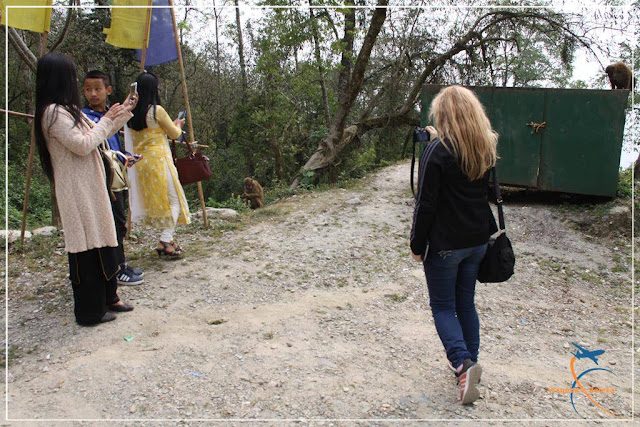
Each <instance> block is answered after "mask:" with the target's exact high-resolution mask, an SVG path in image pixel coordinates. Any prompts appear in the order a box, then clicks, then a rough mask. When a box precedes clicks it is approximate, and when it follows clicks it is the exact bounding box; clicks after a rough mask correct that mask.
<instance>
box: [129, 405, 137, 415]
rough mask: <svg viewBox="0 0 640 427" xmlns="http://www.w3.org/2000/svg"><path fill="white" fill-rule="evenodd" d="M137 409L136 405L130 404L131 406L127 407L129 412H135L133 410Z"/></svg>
mask: <svg viewBox="0 0 640 427" xmlns="http://www.w3.org/2000/svg"><path fill="white" fill-rule="evenodd" d="M137 410H138V408H136V405H133V406H131V408H129V413H131V414H135V412H136V411H137Z"/></svg>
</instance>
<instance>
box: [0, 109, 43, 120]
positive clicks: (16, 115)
mask: <svg viewBox="0 0 640 427" xmlns="http://www.w3.org/2000/svg"><path fill="white" fill-rule="evenodd" d="M0 113H2V114H4V113H8V114H9V115H10V116H15V117H24V118H26V119H33V118H34V117H35V116H34V115H33V114H26V113H19V112H17V111H11V110H4V109H2V108H0Z"/></svg>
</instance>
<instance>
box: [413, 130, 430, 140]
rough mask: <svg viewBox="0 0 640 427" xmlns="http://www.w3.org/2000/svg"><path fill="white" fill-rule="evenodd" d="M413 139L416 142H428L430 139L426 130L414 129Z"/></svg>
mask: <svg viewBox="0 0 640 427" xmlns="http://www.w3.org/2000/svg"><path fill="white" fill-rule="evenodd" d="M413 137H414V139H415V140H416V141H418V142H429V140H430V139H431V135H429V131H428V130H427V129H426V128H419V127H417V128H415V130H414V131H413Z"/></svg>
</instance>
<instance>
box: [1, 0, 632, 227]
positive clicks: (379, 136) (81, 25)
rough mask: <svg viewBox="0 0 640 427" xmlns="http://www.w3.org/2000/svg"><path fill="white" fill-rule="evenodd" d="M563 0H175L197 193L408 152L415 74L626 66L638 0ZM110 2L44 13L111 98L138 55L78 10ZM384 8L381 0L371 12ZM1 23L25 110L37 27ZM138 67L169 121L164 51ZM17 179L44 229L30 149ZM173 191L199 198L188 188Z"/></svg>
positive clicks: (321, 173) (553, 83)
mask: <svg viewBox="0 0 640 427" xmlns="http://www.w3.org/2000/svg"><path fill="white" fill-rule="evenodd" d="M552 3H553V7H551V4H552ZM574 3H575V2H565V3H559V2H557V1H555V2H551V1H537V2H535V1H532V2H529V1H517V2H516V1H500V2H492V3H490V4H489V3H487V2H482V1H467V2H465V5H464V6H459V5H458V2H455V1H445V2H431V1H426V0H424V1H404V2H403V1H387V0H378V1H371V0H369V1H366V0H345V1H342V2H336V1H331V0H308V1H297V0H265V1H239V0H210V1H207V2H194V1H192V0H181V1H176V2H175V5H176V6H179V7H177V8H176V17H177V19H178V21H179V23H178V27H179V33H180V43H181V46H182V53H183V57H184V64H185V71H186V81H187V87H188V92H189V98H190V105H191V112H192V116H193V124H194V130H195V136H196V139H197V140H198V141H199V142H200V143H202V144H206V145H208V146H209V148H206V149H203V151H204V153H205V154H206V155H207V156H208V157H210V159H211V161H212V169H213V172H214V175H213V177H212V178H211V179H209V180H208V181H206V182H203V191H204V196H205V200H206V202H207V205H208V206H213V207H232V208H235V209H240V210H242V209H246V207H245V206H244V204H243V203H242V201H241V200H240V199H239V194H240V193H241V192H242V181H243V179H244V178H245V177H246V176H251V177H253V178H255V179H257V180H258V181H259V182H260V183H262V184H263V186H264V187H265V190H266V198H267V201H268V200H272V199H275V198H277V197H281V196H284V195H288V194H292V193H293V192H295V191H299V189H310V188H313V187H315V186H322V185H341V184H344V183H345V182H346V181H348V180H350V179H354V178H359V177H361V176H363V175H364V174H365V173H367V172H369V171H371V170H372V169H375V168H377V167H381V166H385V165H388V164H391V163H394V162H396V161H398V160H400V159H403V158H406V157H407V156H411V140H410V136H411V131H412V129H413V126H416V125H418V124H419V108H420V104H419V95H420V90H421V87H422V85H423V84H425V83H434V84H463V85H470V86H501V87H557V88H581V89H586V88H589V89H607V88H608V87H609V83H608V80H607V78H606V75H605V74H604V67H606V66H607V65H608V64H609V63H611V62H615V61H619V60H621V61H623V62H625V63H626V64H628V65H630V66H632V68H633V69H634V70H638V69H640V49H639V47H638V46H639V45H640V43H638V41H639V35H638V30H637V29H638V22H640V20H639V15H638V10H640V7H639V6H640V4H639V3H638V2H630V1H602V2H594V3H592V4H589V5H584V4H583V5H581V6H577V5H575V4H574ZM108 4H109V2H108V1H106V0H94V1H87V0H66V1H54V5H56V6H62V5H67V6H68V5H71V6H82V7H81V8H75V9H73V8H72V9H69V8H55V9H54V11H53V15H52V16H53V18H52V23H51V33H50V34H49V37H48V41H47V51H57V52H61V53H64V54H67V55H69V56H71V57H72V58H73V59H74V61H75V63H76V66H77V67H78V73H79V77H81V76H82V74H84V73H85V72H86V71H89V70H92V69H100V70H103V71H105V72H107V73H108V74H109V75H110V77H111V79H112V84H113V86H114V88H115V93H114V95H113V96H112V98H111V101H112V102H117V101H121V100H122V99H124V97H125V95H126V92H127V90H128V87H129V84H130V82H132V81H134V80H135V78H136V76H137V75H138V73H139V71H140V68H139V67H140V65H139V63H138V61H137V60H136V57H135V51H133V50H128V49H120V48H115V47H113V46H111V45H108V44H106V43H105V42H104V37H105V36H104V34H103V33H102V29H103V28H104V27H109V25H110V24H109V23H110V10H109V9H108V8H94V7H92V6H94V5H101V6H105V5H108ZM310 5H311V6H314V7H313V8H310V7H309V6H310ZM387 5H389V6H393V7H389V8H376V6H387ZM238 6H239V7H238ZM345 6H347V7H345ZM349 6H356V7H349ZM400 6H403V7H400ZM3 30H4V28H3ZM8 34H9V40H8V43H5V40H3V43H1V44H0V49H1V50H2V55H3V56H5V55H6V57H7V58H8V61H7V67H6V79H2V85H3V86H4V85H5V84H6V85H7V86H6V88H5V87H3V89H6V93H7V97H8V101H7V102H8V108H9V109H10V110H14V111H19V112H32V111H33V107H34V101H33V100H34V90H35V74H34V71H35V59H36V56H35V55H36V54H37V52H38V51H39V49H40V44H41V41H40V40H41V38H40V37H41V36H40V35H39V34H36V33H31V32H27V31H20V30H14V29H11V28H10V29H9V31H8ZM2 37H5V31H2ZM580 64H581V65H580ZM576 67H588V68H590V69H595V70H596V72H595V73H593V74H591V75H590V77H584V78H576V76H578V77H581V76H585V75H586V76H589V73H584V72H583V73H580V72H579V71H581V70H579V69H578V70H577V69H576ZM148 70H149V71H152V72H154V73H155V74H156V75H157V76H158V77H159V78H160V82H161V83H160V91H161V99H162V105H163V106H164V107H165V108H166V109H167V110H168V111H169V113H170V115H172V116H173V117H176V116H177V114H178V112H179V111H180V110H182V109H183V108H184V102H183V97H182V92H181V84H180V75H179V68H178V65H177V63H176V62H171V63H167V64H163V65H160V66H156V67H148ZM5 82H6V83H5ZM634 101H635V104H634ZM639 101H640V97H639V96H637V93H636V95H635V97H633V96H632V97H630V102H629V108H628V113H627V127H626V129H625V140H626V144H625V145H626V146H627V147H632V146H633V145H637V144H638V142H637V138H638V131H637V129H635V128H637V127H638V121H637V111H638V107H639V105H638V104H639V103H640V102H639ZM0 120H2V121H3V123H2V126H1V130H0V137H2V139H3V140H4V139H5V138H6V136H7V135H8V138H6V140H7V141H8V150H7V151H6V153H8V154H5V152H4V151H3V152H2V159H1V163H0V164H3V165H4V164H5V158H4V156H5V155H7V163H6V164H7V165H8V170H7V171H6V172H7V174H6V176H5V174H4V173H3V174H0V185H2V186H3V187H4V185H5V180H7V182H6V184H7V188H8V193H7V208H6V209H7V211H6V213H7V216H8V226H9V228H19V226H20V222H21V212H22V204H23V197H24V193H25V181H26V173H25V172H26V170H27V158H28V150H29V141H30V124H29V123H28V121H27V120H25V119H16V118H10V119H9V121H8V126H6V124H5V123H4V120H5V117H4V115H2V118H1V119H0ZM601 125H606V124H601ZM7 129H8V134H7ZM634 129H635V130H634ZM627 150H628V149H627ZM7 177H8V178H7ZM30 191H31V192H30V204H29V205H30V208H29V214H28V217H27V228H33V227H37V226H41V225H49V224H50V223H51V197H50V191H51V187H50V184H49V183H48V182H47V180H46V178H45V177H44V175H43V173H42V170H41V168H40V167H39V165H38V160H37V158H36V164H35V167H34V174H33V178H32V180H31V190H30ZM185 191H186V193H187V198H188V200H189V202H190V203H191V204H192V211H196V210H198V209H199V204H198V196H197V191H196V187H195V186H194V185H190V186H186V187H185ZM0 214H2V215H4V214H5V205H4V204H2V205H1V206H0Z"/></svg>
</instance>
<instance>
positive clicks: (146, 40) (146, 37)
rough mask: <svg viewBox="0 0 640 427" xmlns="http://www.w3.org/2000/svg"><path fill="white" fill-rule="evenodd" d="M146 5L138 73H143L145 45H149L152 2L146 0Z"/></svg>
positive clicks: (145, 58) (145, 57) (145, 55)
mask: <svg viewBox="0 0 640 427" xmlns="http://www.w3.org/2000/svg"><path fill="white" fill-rule="evenodd" d="M147 5H148V6H149V7H147V19H146V20H145V23H144V28H145V32H144V42H143V43H142V54H141V55H140V72H141V73H142V72H144V64H145V62H146V61H147V45H148V44H149V31H150V30H151V12H152V11H153V9H151V6H152V5H153V0H148V2H147Z"/></svg>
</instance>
